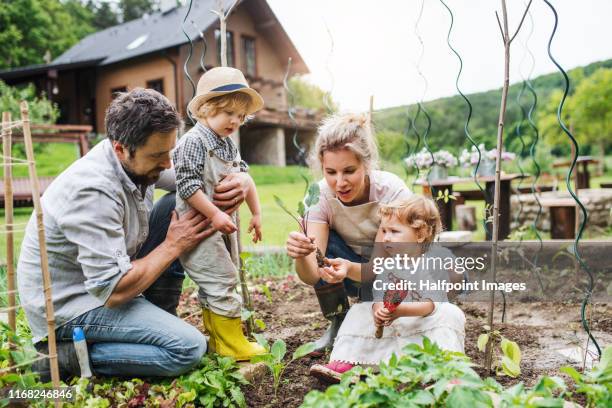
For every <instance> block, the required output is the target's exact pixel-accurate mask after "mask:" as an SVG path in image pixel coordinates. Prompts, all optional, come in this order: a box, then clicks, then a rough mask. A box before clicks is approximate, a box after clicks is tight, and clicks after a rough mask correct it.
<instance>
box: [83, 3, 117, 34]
mask: <svg viewBox="0 0 612 408" xmlns="http://www.w3.org/2000/svg"><path fill="white" fill-rule="evenodd" d="M86 7H87V8H88V9H89V10H90V11H91V12H92V13H93V15H94V19H93V26H94V27H95V28H96V29H97V30H104V29H105V28H108V27H112V26H116V25H117V24H119V15H118V14H117V13H116V12H115V11H114V10H113V8H112V7H111V4H110V3H109V2H106V1H94V0H88V1H87V4H86Z"/></svg>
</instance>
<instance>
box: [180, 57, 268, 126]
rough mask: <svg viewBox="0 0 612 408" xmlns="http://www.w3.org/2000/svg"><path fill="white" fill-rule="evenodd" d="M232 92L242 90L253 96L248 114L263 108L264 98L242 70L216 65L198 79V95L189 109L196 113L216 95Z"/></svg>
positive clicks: (190, 103)
mask: <svg viewBox="0 0 612 408" xmlns="http://www.w3.org/2000/svg"><path fill="white" fill-rule="evenodd" d="M232 92H242V93H244V94H247V95H248V96H249V97H250V98H251V103H250V104H249V107H248V108H247V112H246V114H247V115H250V114H252V113H255V112H257V111H258V110H260V109H261V108H263V105H264V100H263V98H262V97H261V95H259V94H258V93H257V91H255V90H254V89H253V88H249V84H248V83H247V81H246V79H245V78H244V75H243V74H242V72H240V70H238V69H236V68H231V67H216V68H212V69H210V70H208V71H206V72H205V73H204V75H202V76H201V77H200V80H199V81H198V89H197V92H196V96H195V97H194V98H193V99H192V100H191V102H189V105H187V109H189V111H190V112H191V113H192V114H193V115H195V114H196V113H197V111H198V109H199V108H200V106H202V104H203V103H204V102H206V101H208V100H209V99H212V98H214V97H216V96H221V95H226V94H229V93H232Z"/></svg>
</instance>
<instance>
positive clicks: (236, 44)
mask: <svg viewBox="0 0 612 408" xmlns="http://www.w3.org/2000/svg"><path fill="white" fill-rule="evenodd" d="M167 3H171V4H172V5H171V6H168V7H163V8H162V10H161V11H159V12H156V13H153V14H151V15H146V16H144V17H142V18H140V19H137V20H133V21H129V22H127V23H124V24H120V25H117V26H114V27H110V28H107V29H105V30H103V31H100V32H97V33H94V34H91V35H89V36H87V37H85V38H84V39H82V40H81V41H80V42H79V43H78V44H76V45H74V46H73V47H72V48H70V49H69V50H68V51H66V52H65V53H64V54H62V55H61V56H59V57H58V58H56V59H55V60H53V61H52V62H51V63H49V64H41V65H33V66H27V67H22V68H16V69H11V70H5V71H0V79H2V80H4V81H5V82H6V83H8V84H9V85H19V84H25V83H29V82H31V83H34V84H35V86H36V87H37V89H38V90H39V91H41V92H43V91H44V92H45V93H46V94H47V95H48V97H49V98H50V99H52V100H53V101H54V102H56V103H57V104H58V106H59V108H60V113H61V116H60V120H59V123H70V124H86V125H91V126H93V128H94V129H95V131H96V132H98V133H104V112H105V110H106V107H107V106H108V104H109V103H110V102H111V100H112V98H113V94H114V93H116V92H120V91H125V90H129V89H132V88H134V87H147V88H153V89H156V90H158V91H160V92H162V93H163V94H164V95H166V96H167V97H168V98H169V99H170V100H171V101H172V102H174V103H175V104H176V106H177V109H178V111H179V112H180V113H181V115H182V116H183V117H184V118H185V122H186V123H187V125H189V124H190V122H189V118H188V117H187V111H186V106H187V103H188V102H189V100H190V99H191V98H192V96H193V93H194V88H193V87H192V85H191V84H190V82H189V80H188V76H189V77H191V78H192V80H193V82H194V83H197V81H198V79H199V77H200V76H201V75H202V73H203V72H204V70H205V69H209V68H211V67H214V66H219V65H220V54H219V49H220V30H219V20H218V17H217V16H216V15H215V14H214V13H212V12H211V9H215V8H216V7H217V1H216V0H193V4H192V7H191V10H190V12H189V14H188V16H187V17H186V14H187V10H188V5H185V6H183V7H176V6H174V4H175V2H162V4H167ZM184 20H185V22H184V23H183V21H184ZM183 30H184V31H185V33H186V34H187V35H185V34H184V33H183ZM187 36H188V37H189V39H188V38H187ZM226 36H227V59H228V65H230V66H234V67H236V68H239V69H241V70H242V71H243V72H244V73H245V76H246V77H247V80H248V81H249V84H250V85H251V86H252V87H253V88H255V89H256V90H257V91H258V92H260V93H261V95H262V96H263V98H264V100H265V102H266V105H265V109H264V110H262V111H261V112H259V113H257V114H256V116H255V118H254V119H252V120H251V121H249V122H248V123H247V124H246V125H245V126H243V127H242V128H241V129H240V131H239V133H240V134H238V135H235V140H236V141H237V142H238V143H239V145H240V151H241V155H242V156H243V157H244V158H245V160H247V162H249V163H259V164H272V165H278V166H284V165H286V164H292V163H296V162H297V161H298V160H299V159H298V154H297V153H298V150H297V149H296V148H295V147H294V144H293V141H292V139H293V136H294V134H295V132H298V133H297V135H298V136H297V137H298V140H299V143H300V145H302V146H308V145H310V144H311V143H312V141H313V138H314V134H315V129H316V126H317V125H318V123H319V121H320V120H321V114H320V113H319V112H312V111H307V110H301V109H298V110H296V111H295V115H294V116H295V120H292V119H291V118H290V117H289V115H288V108H290V107H289V106H288V103H287V92H286V89H285V88H284V86H283V79H284V77H285V71H286V69H287V63H288V59H289V58H291V60H292V63H291V74H305V73H308V67H307V66H306V64H305V62H304V60H303V59H302V57H301V56H300V54H299V52H298V51H297V49H296V48H295V46H294V45H293V43H292V42H291V39H290V38H289V36H288V35H287V33H286V32H285V30H284V29H283V27H282V26H281V24H280V22H279V21H278V19H277V18H276V16H275V15H274V13H273V12H272V10H271V8H270V7H269V5H268V4H267V2H266V1H265V0H242V1H238V3H237V4H236V6H235V7H234V8H233V9H232V12H231V15H230V16H229V17H228V19H227V34H226ZM190 42H191V44H190ZM185 66H186V71H187V73H186V72H185V71H184V67H185Z"/></svg>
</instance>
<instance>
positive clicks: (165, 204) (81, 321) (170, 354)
mask: <svg viewBox="0 0 612 408" xmlns="http://www.w3.org/2000/svg"><path fill="white" fill-rule="evenodd" d="M174 202H175V199H174V194H167V195H165V196H164V197H162V198H161V199H160V200H158V201H157V203H156V204H155V207H154V208H153V211H152V212H151V216H150V219H149V228H150V232H149V237H148V238H147V241H146V242H145V243H144V245H143V248H142V249H141V251H140V253H139V254H138V256H137V258H142V257H144V256H146V255H147V254H148V253H149V252H151V251H152V250H153V249H155V248H156V247H157V246H158V245H159V244H160V243H161V242H163V240H164V239H165V237H166V233H167V231H168V225H169V223H170V216H171V213H172V210H173V209H174ZM182 281H183V268H182V267H181V264H180V263H179V262H178V261H176V262H174V263H173V264H172V265H171V266H170V267H169V268H168V269H167V270H166V271H165V272H164V273H163V274H162V276H161V277H160V279H159V280H158V281H157V282H156V283H155V284H153V285H152V287H151V288H150V289H149V290H147V292H148V293H149V296H147V293H146V292H145V296H146V297H147V298H146V299H145V297H142V296H140V297H137V298H135V299H132V300H131V301H129V302H127V303H125V304H123V305H121V306H119V307H116V308H112V309H110V308H106V307H99V308H97V309H94V310H91V311H89V312H87V313H85V314H83V315H81V316H79V317H77V318H76V319H73V320H71V321H70V322H68V323H67V324H65V325H64V326H62V327H60V328H58V329H57V330H56V333H57V340H58V341H72V331H73V329H74V328H75V327H81V328H82V329H83V331H84V332H85V337H86V339H87V342H88V343H89V359H90V362H91V365H92V368H93V371H94V374H96V375H104V376H118V377H135V376H136V377H149V376H150V377H157V376H160V377H165V376H178V375H180V374H182V373H184V372H186V371H188V370H189V369H191V368H192V367H194V366H195V365H196V364H197V363H199V362H200V360H201V359H202V356H203V355H204V353H205V352H206V338H205V337H204V336H203V335H202V333H200V332H199V331H198V330H197V329H196V328H195V327H193V326H191V325H190V324H189V323H186V322H184V321H183V320H181V319H179V318H178V317H176V316H173V315H172V314H171V313H168V312H166V311H164V310H162V309H160V308H159V307H158V306H156V305H155V304H154V303H157V301H161V302H162V303H165V304H164V305H161V306H163V307H164V308H165V309H168V308H169V307H170V308H171V309H172V305H174V308H176V303H177V302H178V296H179V295H180V289H181V284H182ZM151 289H152V290H151ZM164 292H165V296H164ZM177 292H178V293H177ZM168 299H170V302H168ZM171 312H172V313H175V311H174V309H172V310H171Z"/></svg>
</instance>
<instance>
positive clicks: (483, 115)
mask: <svg viewBox="0 0 612 408" xmlns="http://www.w3.org/2000/svg"><path fill="white" fill-rule="evenodd" d="M599 68H612V59H609V60H606V61H599V62H594V63H592V64H589V65H587V66H584V67H578V68H574V69H572V70H570V71H569V72H568V74H569V76H570V78H571V86H572V88H573V87H574V86H575V85H576V83H577V82H578V81H580V80H581V79H583V78H586V77H588V76H590V75H591V74H592V73H593V72H595V71H596V70H597V69H599ZM532 83H533V85H534V88H535V90H536V93H537V96H538V107H539V108H540V109H541V108H542V107H543V106H546V104H547V103H548V102H549V96H550V94H551V92H553V91H554V90H556V89H561V88H562V86H563V77H562V76H561V74H560V73H558V72H555V73H551V74H546V75H541V76H538V77H536V78H534V79H533V80H532ZM520 88H521V83H520V82H519V83H516V84H513V85H511V86H510V89H509V94H508V108H507V114H506V129H507V132H506V135H508V136H507V137H506V146H510V150H515V147H516V144H515V143H516V142H514V141H513V139H514V138H513V132H514V129H515V127H516V124H517V123H518V121H519V119H520V117H521V116H520V109H519V106H518V105H517V103H516V98H517V94H518V92H519V91H520ZM570 92H571V90H570ZM467 97H468V99H469V100H470V102H471V103H472V105H473V109H474V111H473V115H472V119H471V121H470V127H469V129H470V133H471V135H472V136H473V138H474V139H476V140H477V141H478V142H479V143H485V144H486V145H487V147H489V148H490V147H492V146H493V145H494V141H495V135H496V129H497V119H498V116H499V104H500V99H501V88H499V89H495V90H490V91H486V92H478V93H473V94H469V95H467ZM527 101H528V99H527V97H524V99H523V103H524V104H528V102H527ZM423 106H424V107H425V109H426V110H427V112H428V113H429V115H430V116H431V121H432V124H431V131H430V134H429V137H428V140H429V144H430V146H431V148H432V149H433V150H438V149H442V148H445V149H448V150H450V151H451V152H455V153H458V152H459V151H460V150H461V149H463V148H464V147H468V146H469V142H468V141H467V140H466V139H465V136H464V131H463V126H464V123H465V118H466V115H467V106H466V104H465V101H464V100H463V99H462V98H461V97H460V96H459V95H456V96H452V97H446V98H440V99H436V100H433V101H428V102H425V103H424V104H423ZM527 106H528V105H527ZM416 109H417V106H416V104H413V105H405V106H398V107H393V108H387V109H382V110H379V111H376V112H375V113H374V123H375V126H376V130H377V133H378V137H379V142H380V145H381V154H382V156H383V158H384V159H386V160H389V161H397V160H399V159H400V158H401V157H405V155H406V147H405V144H404V141H403V139H402V138H401V135H403V134H405V133H406V128H407V126H408V123H409V121H408V114H409V113H410V115H411V116H414V114H415V113H416ZM537 113H538V111H536V118H537ZM536 121H537V120H536ZM425 126H426V125H425V120H424V117H423V116H421V119H420V120H419V122H418V129H419V130H420V132H421V133H422V131H423V129H425ZM409 135H410V136H409V139H408V140H409V141H410V143H414V141H415V140H416V138H415V136H414V134H413V133H412V132H410V133H409ZM421 145H422V144H421ZM552 152H553V153H561V152H562V149H559V148H557V149H552ZM584 152H585V153H588V146H585V150H584Z"/></svg>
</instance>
